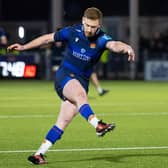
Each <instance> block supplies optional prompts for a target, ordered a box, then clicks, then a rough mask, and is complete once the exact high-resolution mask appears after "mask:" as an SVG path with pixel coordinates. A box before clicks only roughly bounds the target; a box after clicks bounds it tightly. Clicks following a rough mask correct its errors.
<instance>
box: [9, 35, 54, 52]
mask: <svg viewBox="0 0 168 168" xmlns="http://www.w3.org/2000/svg"><path fill="white" fill-rule="evenodd" d="M51 42H54V33H50V34H46V35H42V36H40V37H38V38H36V39H34V40H32V41H30V42H28V43H26V44H24V45H21V44H18V43H16V44H12V45H10V46H9V47H8V48H7V49H8V50H17V51H24V50H28V49H32V48H36V47H39V46H42V45H45V44H48V43H51Z"/></svg>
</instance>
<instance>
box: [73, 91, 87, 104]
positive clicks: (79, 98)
mask: <svg viewBox="0 0 168 168" xmlns="http://www.w3.org/2000/svg"><path fill="white" fill-rule="evenodd" d="M87 102H88V98H87V95H86V93H85V92H83V91H81V92H79V93H78V95H77V97H76V104H80V105H81V104H85V103H87Z"/></svg>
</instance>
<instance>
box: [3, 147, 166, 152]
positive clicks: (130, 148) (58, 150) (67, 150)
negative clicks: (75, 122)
mask: <svg viewBox="0 0 168 168" xmlns="http://www.w3.org/2000/svg"><path fill="white" fill-rule="evenodd" d="M161 149H168V146H148V147H123V148H81V149H52V150H48V152H85V151H125V150H161ZM35 151H36V150H13V151H12V150H8V151H0V153H29V152H35Z"/></svg>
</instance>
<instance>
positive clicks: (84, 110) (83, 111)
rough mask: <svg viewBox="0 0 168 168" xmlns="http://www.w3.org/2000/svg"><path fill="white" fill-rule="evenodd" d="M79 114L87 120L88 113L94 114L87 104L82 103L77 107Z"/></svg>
mask: <svg viewBox="0 0 168 168" xmlns="http://www.w3.org/2000/svg"><path fill="white" fill-rule="evenodd" d="M79 112H80V114H81V115H82V116H83V117H84V118H85V119H86V120H87V121H88V118H89V116H90V115H94V113H93V111H92V109H91V107H90V106H89V104H84V105H82V106H81V107H80V109H79Z"/></svg>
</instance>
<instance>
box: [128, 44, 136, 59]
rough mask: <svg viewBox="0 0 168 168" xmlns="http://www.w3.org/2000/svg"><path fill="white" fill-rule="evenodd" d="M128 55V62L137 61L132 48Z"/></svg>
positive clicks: (129, 49)
mask: <svg viewBox="0 0 168 168" xmlns="http://www.w3.org/2000/svg"><path fill="white" fill-rule="evenodd" d="M127 54H128V61H135V53H134V50H133V49H132V48H131V47H129V48H128V51H127Z"/></svg>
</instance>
